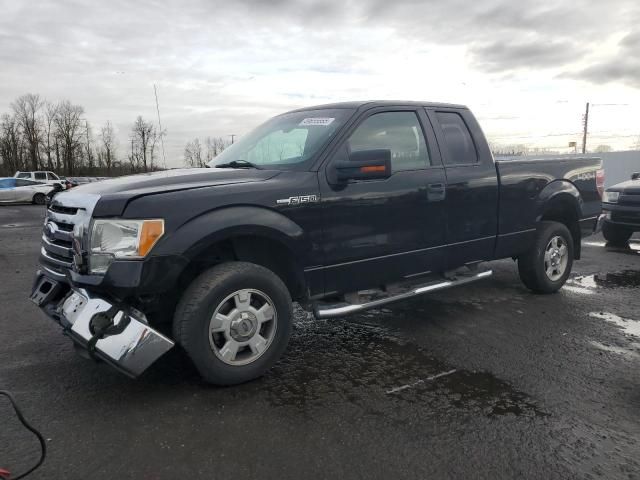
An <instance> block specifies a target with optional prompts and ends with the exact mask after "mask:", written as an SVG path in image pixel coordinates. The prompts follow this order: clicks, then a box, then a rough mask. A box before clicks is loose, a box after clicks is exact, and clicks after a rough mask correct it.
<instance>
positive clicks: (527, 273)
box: [518, 222, 573, 293]
mask: <svg viewBox="0 0 640 480" xmlns="http://www.w3.org/2000/svg"><path fill="white" fill-rule="evenodd" d="M572 266H573V238H572V236H571V233H570V232H569V229H568V228H567V227H566V226H565V225H563V224H562V223H558V222H541V223H540V226H539V228H538V231H537V234H536V241H535V243H534V246H533V248H532V249H531V250H529V251H528V252H527V253H525V254H524V255H521V256H520V257H519V258H518V272H519V273H520V279H521V280H522V283H524V284H525V285H526V286H527V287H528V288H529V289H531V290H533V291H534V292H536V293H553V292H556V291H558V290H559V289H560V288H561V287H562V285H564V283H565V282H566V281H567V278H568V277H569V275H570V274H571V267H572Z"/></svg>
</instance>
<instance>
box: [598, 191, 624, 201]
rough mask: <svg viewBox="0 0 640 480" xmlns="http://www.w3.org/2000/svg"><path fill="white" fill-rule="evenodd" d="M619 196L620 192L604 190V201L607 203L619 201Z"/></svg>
mask: <svg viewBox="0 0 640 480" xmlns="http://www.w3.org/2000/svg"><path fill="white" fill-rule="evenodd" d="M619 196H620V192H604V196H603V197H602V201H603V202H605V203H618V197H619Z"/></svg>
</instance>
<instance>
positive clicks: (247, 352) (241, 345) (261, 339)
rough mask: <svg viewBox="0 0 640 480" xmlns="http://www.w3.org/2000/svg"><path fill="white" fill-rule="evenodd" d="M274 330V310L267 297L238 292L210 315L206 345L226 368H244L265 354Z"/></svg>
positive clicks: (250, 292)
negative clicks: (207, 343) (229, 366)
mask: <svg viewBox="0 0 640 480" xmlns="http://www.w3.org/2000/svg"><path fill="white" fill-rule="evenodd" d="M276 327H277V315H276V309H275V306H274V303H273V301H272V300H271V299H270V298H269V296H268V295H267V294H266V293H264V292H261V291H260V290H254V289H243V290H238V291H236V292H233V293H232V294H231V295H229V296H227V297H226V298H225V299H224V300H223V301H222V302H220V304H219V305H218V307H217V308H216V310H215V312H214V313H213V316H212V317H211V320H210V322H209V344H210V345H211V349H212V350H213V352H214V353H215V354H216V356H217V357H218V358H219V359H220V360H222V361H223V362H224V363H226V364H227V365H247V364H249V363H252V362H254V361H256V360H257V359H258V358H259V357H260V356H261V355H262V354H263V353H264V352H266V351H267V349H268V348H269V346H270V345H271V342H272V341H273V339H274V337H275V335H276Z"/></svg>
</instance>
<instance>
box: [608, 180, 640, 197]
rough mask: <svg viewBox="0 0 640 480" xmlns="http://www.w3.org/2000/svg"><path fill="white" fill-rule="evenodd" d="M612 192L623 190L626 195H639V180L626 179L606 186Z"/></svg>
mask: <svg viewBox="0 0 640 480" xmlns="http://www.w3.org/2000/svg"><path fill="white" fill-rule="evenodd" d="M607 190H611V191H614V192H623V193H626V194H627V195H640V180H627V181H626V182H622V183H617V184H615V185H613V186H612V187H609V188H607Z"/></svg>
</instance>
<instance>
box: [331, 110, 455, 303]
mask: <svg viewBox="0 0 640 480" xmlns="http://www.w3.org/2000/svg"><path fill="white" fill-rule="evenodd" d="M434 147H435V137H434V135H433V131H432V130H431V127H430V125H429V122H428V120H427V118H426V115H425V113H424V111H423V110H422V109H421V108H419V107H414V108H409V107H406V108H403V107H398V108H387V107H385V108H379V109H372V110H369V111H367V112H364V113H363V114H361V116H360V117H359V118H358V120H357V121H356V123H355V124H354V125H352V126H351V127H350V128H349V129H348V131H347V132H345V134H344V137H343V139H342V140H341V141H340V142H339V143H338V145H337V146H336V149H335V150H334V151H333V152H332V154H331V155H330V158H329V160H328V162H326V163H325V172H324V175H320V177H319V181H320V191H321V201H322V211H323V218H324V245H323V246H324V252H325V266H324V267H323V269H324V271H325V276H324V278H325V286H326V291H327V292H329V293H330V292H348V291H354V290H359V289H363V288H369V287H376V286H379V285H382V284H386V283H389V282H391V281H394V280H400V279H402V278H404V277H407V276H411V275H416V274H419V273H422V272H425V271H428V270H438V269H439V267H440V266H441V265H443V264H444V257H443V255H442V253H443V252H442V250H443V249H444V243H445V229H446V214H445V211H444V208H443V207H444V199H445V177H444V169H443V167H442V164H441V163H440V156H439V152H438V149H437V148H434ZM375 149H385V150H390V151H391V168H392V171H391V176H390V177H389V178H386V179H382V180H381V179H377V180H359V181H349V182H348V183H339V182H336V181H334V180H333V179H332V174H333V171H332V164H333V162H335V161H349V154H350V153H351V152H356V151H362V150H375Z"/></svg>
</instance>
